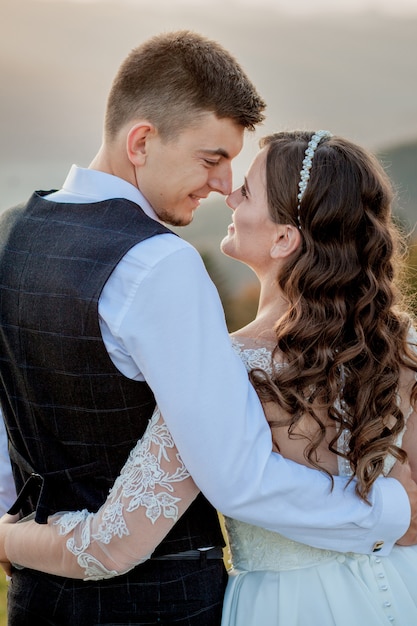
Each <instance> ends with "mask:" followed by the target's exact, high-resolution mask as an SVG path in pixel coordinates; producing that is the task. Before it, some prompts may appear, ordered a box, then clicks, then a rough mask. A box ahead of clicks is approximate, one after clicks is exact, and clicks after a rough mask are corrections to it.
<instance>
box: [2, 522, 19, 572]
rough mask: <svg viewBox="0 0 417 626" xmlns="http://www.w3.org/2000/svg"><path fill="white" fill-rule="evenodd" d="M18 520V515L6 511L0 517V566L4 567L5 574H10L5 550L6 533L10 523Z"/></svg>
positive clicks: (10, 568) (9, 565)
mask: <svg viewBox="0 0 417 626" xmlns="http://www.w3.org/2000/svg"><path fill="white" fill-rule="evenodd" d="M18 520H19V515H9V514H8V513H6V514H5V515H3V517H1V518H0V566H1V567H2V568H3V569H4V571H5V572H6V575H7V576H11V575H12V566H11V563H10V561H9V560H8V558H7V555H6V551H5V541H6V535H7V533H8V532H9V531H10V528H11V527H10V524H14V523H15V522H17V521H18Z"/></svg>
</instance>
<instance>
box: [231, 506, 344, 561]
mask: <svg viewBox="0 0 417 626" xmlns="http://www.w3.org/2000/svg"><path fill="white" fill-rule="evenodd" d="M225 525H226V529H227V534H228V537H229V545H230V552H231V556H232V563H233V568H234V569H238V570H244V571H250V572H253V571H257V570H258V571H259V570H273V571H281V570H290V569H300V568H303V567H311V565H315V564H316V563H319V562H322V561H328V560H331V559H335V558H336V557H337V556H339V554H340V553H339V552H334V551H332V550H321V549H320V548H313V547H311V546H307V545H305V544H302V543H298V542H296V541H292V540H291V539H287V537H283V536H282V535H280V534H279V533H276V532H272V531H270V530H266V529H265V528H260V527H259V526H252V525H251V524H246V523H244V522H239V521H237V520H234V519H230V518H229V517H225Z"/></svg>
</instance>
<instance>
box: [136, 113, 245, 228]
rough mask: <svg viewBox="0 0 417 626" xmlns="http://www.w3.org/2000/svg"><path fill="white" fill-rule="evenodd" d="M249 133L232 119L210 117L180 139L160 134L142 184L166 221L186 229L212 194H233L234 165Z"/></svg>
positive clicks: (139, 173) (140, 176)
mask: <svg viewBox="0 0 417 626" xmlns="http://www.w3.org/2000/svg"><path fill="white" fill-rule="evenodd" d="M243 133H244V129H243V127H241V126H238V125H237V124H236V123H235V122H234V121H232V120H231V119H229V118H224V119H218V118H217V117H216V116H215V115H214V114H212V113H207V114H205V115H204V116H202V117H200V118H199V120H198V122H196V123H195V124H193V125H192V126H190V127H187V128H186V129H185V130H183V131H182V132H180V133H179V135H178V136H177V137H175V138H174V139H170V140H167V141H163V140H161V138H160V136H159V135H156V136H155V137H153V138H152V139H151V140H150V141H149V142H148V143H147V148H146V160H145V163H144V164H143V165H141V166H140V167H137V169H136V180H137V183H138V187H139V189H140V191H141V192H142V193H143V195H144V196H145V198H146V199H147V200H148V202H149V203H150V204H151V206H152V207H153V209H154V211H155V213H156V214H157V215H158V217H159V218H160V219H161V220H162V221H163V222H166V223H168V224H171V225H173V226H185V225H187V224H189V223H190V222H191V221H192V219H193V215H194V211H195V210H196V209H197V208H198V206H199V204H200V201H201V199H202V198H206V197H207V196H208V195H209V193H210V192H211V191H218V192H219V193H221V194H223V195H227V194H229V193H230V192H231V190H232V168H231V162H232V159H234V158H235V157H236V156H237V154H239V152H240V150H241V149H242V144H243Z"/></svg>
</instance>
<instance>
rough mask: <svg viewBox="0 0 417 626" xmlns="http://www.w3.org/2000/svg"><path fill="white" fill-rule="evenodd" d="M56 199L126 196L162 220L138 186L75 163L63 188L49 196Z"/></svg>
mask: <svg viewBox="0 0 417 626" xmlns="http://www.w3.org/2000/svg"><path fill="white" fill-rule="evenodd" d="M48 198H49V199H51V200H54V201H57V202H59V201H64V202H71V201H74V202H77V203H80V204H81V203H84V202H102V201H103V200H111V199H112V198H124V199H126V200H130V201H131V202H134V203H135V204H138V205H139V206H140V207H141V209H143V211H144V212H145V213H146V215H148V216H149V217H151V218H152V219H154V220H157V221H158V222H159V221H160V220H159V218H158V216H157V214H156V213H155V211H154V210H153V208H152V207H151V205H150V204H149V202H148V201H147V200H146V198H145V196H144V195H143V194H142V193H141V192H140V191H139V189H138V188H137V187H135V186H134V185H132V184H131V183H128V182H127V180H123V179H122V178H119V177H118V176H113V175H112V174H107V173H106V172H101V171H99V170H93V169H87V168H83V167H78V166H77V165H73V166H72V167H71V169H70V171H69V173H68V176H67V177H66V179H65V182H64V184H63V186H62V189H60V190H59V191H57V192H55V193H53V194H51V195H50V196H48Z"/></svg>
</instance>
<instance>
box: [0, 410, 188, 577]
mask: <svg viewBox="0 0 417 626" xmlns="http://www.w3.org/2000/svg"><path fill="white" fill-rule="evenodd" d="M198 493H199V490H198V488H197V487H196V485H195V483H194V481H193V480H192V478H191V476H190V474H189V472H188V471H187V469H186V468H185V466H184V464H183V462H182V460H181V457H180V456H179V454H178V451H177V449H176V447H175V444H174V442H173V440H172V437H171V434H170V432H169V430H168V428H167V426H166V424H165V423H164V421H163V419H162V416H161V414H160V412H159V410H158V409H156V410H155V412H154V415H153V416H152V418H151V420H150V422H149V425H148V427H147V429H146V432H145V434H144V436H143V437H142V439H141V440H140V441H139V442H138V443H137V444H136V446H135V448H134V449H133V450H132V451H131V453H130V455H129V458H128V460H127V462H126V464H125V465H124V467H123V468H122V470H121V473H120V475H119V476H118V478H117V480H116V482H115V484H114V485H113V487H112V489H111V490H110V493H109V495H108V497H107V500H106V502H105V503H104V504H103V506H101V507H100V509H99V510H98V511H97V513H90V512H89V511H87V510H83V511H71V512H63V513H57V514H55V515H52V516H51V517H49V518H48V523H47V524H37V523H36V522H34V521H33V520H32V519H26V520H23V521H22V522H21V523H18V524H14V525H8V526H7V528H6V530H7V531H8V535H7V537H6V541H5V552H6V555H7V558H8V559H9V560H10V561H11V562H12V563H14V564H15V566H16V567H29V568H31V569H37V570H40V571H43V572H47V573H50V574H55V575H58V576H67V577H70V578H83V579H84V580H101V579H104V578H111V577H113V576H117V575H120V574H124V573H126V572H128V571H129V570H131V569H132V568H133V567H135V566H136V565H138V564H140V563H143V562H144V561H146V560H147V559H148V558H149V557H150V556H151V554H152V552H153V551H154V550H155V548H156V547H157V546H158V545H159V543H160V542H161V541H162V539H163V538H164V537H165V535H166V534H167V533H168V532H169V531H170V530H171V528H172V527H173V525H174V524H175V522H176V521H177V519H178V518H179V516H180V515H181V514H182V513H183V512H184V511H185V510H186V509H187V507H188V506H189V505H190V504H191V502H192V501H193V500H194V499H195V497H196V496H197V494H198ZM2 530H5V526H2Z"/></svg>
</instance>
